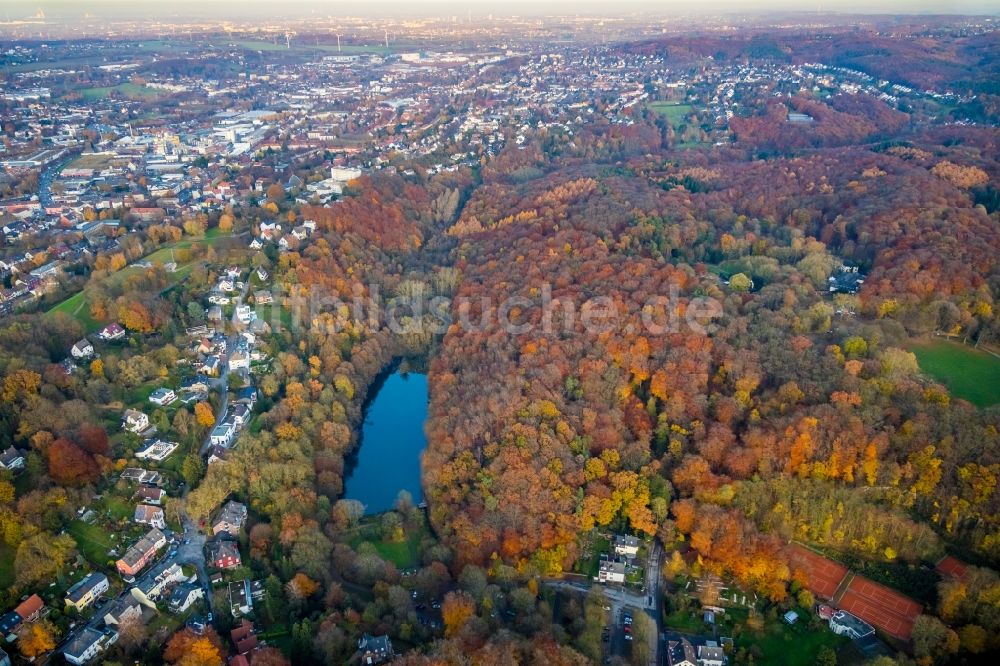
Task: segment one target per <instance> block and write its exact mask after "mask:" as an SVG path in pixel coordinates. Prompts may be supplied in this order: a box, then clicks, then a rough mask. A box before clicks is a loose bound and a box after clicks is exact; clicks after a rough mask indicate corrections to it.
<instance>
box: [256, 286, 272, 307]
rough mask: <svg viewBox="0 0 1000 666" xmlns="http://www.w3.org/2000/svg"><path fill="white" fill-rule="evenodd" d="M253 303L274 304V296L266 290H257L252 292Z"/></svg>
mask: <svg viewBox="0 0 1000 666" xmlns="http://www.w3.org/2000/svg"><path fill="white" fill-rule="evenodd" d="M253 302H254V303H256V304H257V305H270V304H271V303H273V302H274V296H273V295H272V294H271V292H269V291H268V290H267V289H258V290H257V291H255V292H253Z"/></svg>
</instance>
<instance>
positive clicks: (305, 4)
mask: <svg viewBox="0 0 1000 666" xmlns="http://www.w3.org/2000/svg"><path fill="white" fill-rule="evenodd" d="M817 8H820V9H822V10H824V11H839V12H865V13H893V14H895V13H900V14H906V13H918V12H919V13H941V14H983V13H988V14H1000V0H870V1H867V2H866V1H864V0H822V1H821V2H817V0H696V1H691V0H685V1H683V2H679V1H677V0H614V1H613V2H609V1H608V0H507V1H503V0H465V1H459V0H351V1H347V0H281V1H280V2H274V1H273V0H165V1H164V0H128V1H127V2H126V1H124V0H0V19H3V18H6V19H16V18H25V17H28V16H31V15H33V14H34V13H35V12H37V11H38V10H39V9H42V10H43V11H44V12H45V14H46V16H49V17H52V18H75V17H78V16H81V15H83V14H84V13H85V12H90V13H91V14H94V15H96V16H109V17H113V16H122V17H129V18H134V17H136V16H143V15H145V16H149V17H151V18H152V17H160V16H198V17H213V18H220V19H226V18H228V19H234V20H239V19H240V18H252V17H258V16H274V17H278V16H282V15H287V16H302V15H305V14H310V13H318V14H322V15H337V14H342V15H350V16H359V15H366V14H372V15H380V16H400V17H403V16H429V15H438V16H440V15H449V14H457V15H460V16H467V15H468V13H469V12H470V11H471V12H472V14H473V16H476V15H478V16H485V15H487V14H490V13H492V14H497V15H510V14H521V15H527V14H534V15H537V14H545V13H559V14H577V13H586V14H601V15H613V14H616V13H619V14H620V13H634V12H643V13H651V14H653V13H655V14H696V13H706V12H722V11H725V12H755V13H756V12H767V11H788V10H792V11H816V9H817Z"/></svg>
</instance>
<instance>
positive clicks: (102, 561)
mask: <svg viewBox="0 0 1000 666" xmlns="http://www.w3.org/2000/svg"><path fill="white" fill-rule="evenodd" d="M66 531H67V532H69V535H70V536H71V537H73V539H74V541H76V546H77V548H78V549H79V550H80V553H81V554H82V555H83V556H84V557H85V558H87V560H88V561H89V562H90V563H91V564H92V565H94V566H95V567H97V568H103V567H104V566H105V565H106V564H107V562H108V560H109V559H111V557H112V556H111V555H109V554H108V551H110V550H111V548H112V547H113V546H112V544H111V541H110V540H109V539H108V533H107V530H105V529H104V528H103V527H101V526H100V525H99V524H95V525H91V524H89V523H85V522H83V521H82V520H74V521H73V522H71V523H70V524H69V525H68V526H67V527H66Z"/></svg>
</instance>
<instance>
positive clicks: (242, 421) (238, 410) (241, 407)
mask: <svg viewBox="0 0 1000 666" xmlns="http://www.w3.org/2000/svg"><path fill="white" fill-rule="evenodd" d="M232 417H233V423H235V424H236V428H237V430H239V429H242V428H243V426H245V425H246V424H247V421H249V420H250V407H249V406H247V405H245V404H243V403H237V404H235V405H233V412H232Z"/></svg>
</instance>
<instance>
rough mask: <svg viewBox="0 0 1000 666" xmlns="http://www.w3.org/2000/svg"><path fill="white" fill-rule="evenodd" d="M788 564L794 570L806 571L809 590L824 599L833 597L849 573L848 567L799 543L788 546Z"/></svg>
mask: <svg viewBox="0 0 1000 666" xmlns="http://www.w3.org/2000/svg"><path fill="white" fill-rule="evenodd" d="M788 564H789V566H790V567H791V569H792V571H793V572H795V571H802V572H803V573H805V575H806V578H807V579H808V581H809V582H808V583H807V585H806V587H807V588H809V591H810V592H812V593H813V594H815V595H818V596H820V597H822V598H824V599H832V598H833V593H834V592H836V591H837V587H838V586H839V585H840V581H842V580H844V576H846V575H847V567H845V566H844V565H842V564H840V563H838V562H834V561H833V560H831V559H829V558H826V557H823V556H822V555H820V554H819V553H814V552H813V551H811V550H809V549H808V548H804V547H802V546H800V545H798V544H795V543H793V544H789V546H788Z"/></svg>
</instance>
